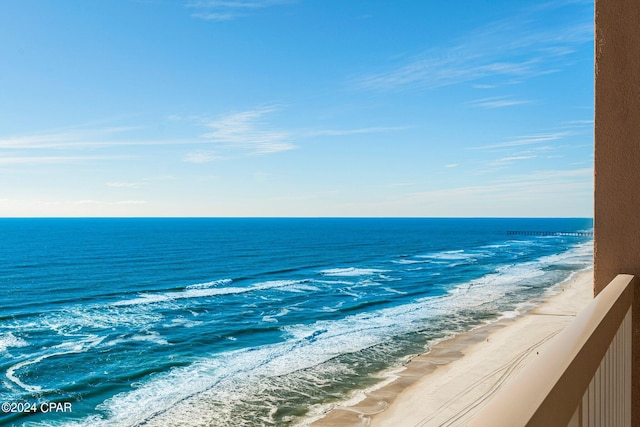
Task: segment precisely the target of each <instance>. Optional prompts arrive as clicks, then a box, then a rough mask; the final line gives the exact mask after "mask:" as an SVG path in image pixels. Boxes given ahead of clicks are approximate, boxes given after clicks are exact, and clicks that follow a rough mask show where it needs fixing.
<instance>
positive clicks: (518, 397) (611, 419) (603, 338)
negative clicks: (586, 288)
mask: <svg viewBox="0 0 640 427" xmlns="http://www.w3.org/2000/svg"><path fill="white" fill-rule="evenodd" d="M636 280H637V279H636V278H634V276H631V275H619V276H617V277H616V278H615V279H614V280H613V281H612V282H611V283H610V284H609V285H608V286H607V287H606V288H605V289H604V290H602V292H601V293H600V294H599V295H598V296H597V297H596V298H595V299H594V300H593V301H592V302H591V303H590V304H589V305H588V306H587V307H586V308H585V309H584V310H583V311H582V312H581V313H579V314H578V316H576V319H575V320H574V321H573V322H572V323H571V324H569V325H568V326H567V327H566V328H565V329H564V330H563V331H562V332H561V333H560V334H558V335H557V336H556V338H555V339H554V340H553V342H550V343H549V344H548V346H547V347H544V348H542V349H541V350H540V353H539V355H538V356H536V359H534V360H533V361H532V362H531V363H530V364H529V365H528V366H527V367H526V368H525V369H524V370H523V371H522V372H521V375H519V376H517V377H515V378H514V379H513V381H512V382H511V383H510V384H508V385H507V386H505V387H504V388H503V389H501V390H500V391H499V392H498V393H496V395H495V396H494V397H493V398H492V399H491V401H490V402H489V403H488V404H487V405H486V406H485V407H484V408H483V409H482V410H481V411H480V413H479V414H478V415H477V416H476V417H474V419H473V421H472V422H470V423H469V424H467V425H469V426H473V427H501V426H504V427H516V426H535V427H538V426H539V427H553V426H558V427H583V426H584V427H587V426H589V427H592V426H595V427H598V426H602V427H604V426H606V427H616V426H621V427H627V426H631V305H632V302H633V286H634V283H635V282H636Z"/></svg>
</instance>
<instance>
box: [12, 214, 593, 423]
mask: <svg viewBox="0 0 640 427" xmlns="http://www.w3.org/2000/svg"><path fill="white" fill-rule="evenodd" d="M589 226H590V222H589V221H587V220H433V219H432V220H428V219H425V220H367V219H360V220H355V219H354V220H347V219H345V220H337V219H336V220H320V219H317V220H293V219H289V220H286V219H281V220H267V219H265V220H233V219H227V220H73V221H72V220H68V221H67V220H59V221H56V220H41V221H38V220H5V221H2V220H0V233H1V234H2V235H0V241H1V242H2V243H1V245H4V246H0V250H2V252H1V254H2V257H3V264H2V267H0V268H1V269H2V270H1V271H0V273H2V274H1V275H0V278H1V279H0V280H1V281H2V283H0V286H2V287H3V288H4V289H8V290H9V293H8V294H5V295H3V297H2V299H1V300H0V308H1V311H0V313H2V314H0V373H1V374H2V378H1V379H0V386H1V387H0V400H2V401H16V400H25V401H38V402H40V401H51V400H56V401H70V402H72V403H73V405H74V406H73V408H74V411H73V413H71V414H61V415H52V414H37V415H35V416H30V417H29V423H30V424H31V425H83V426H90V425H91V426H93V425H98V426H100V425H104V426H115V425H117V426H134V425H158V426H170V425H203V426H204V425H216V426H242V425H246V426H255V425H294V424H296V423H298V422H301V420H303V419H304V417H305V416H309V415H310V412H316V413H317V412H318V411H322V410H323V408H326V407H327V405H331V404H332V402H338V401H343V400H345V399H349V398H350V397H352V396H353V395H354V393H357V390H360V389H363V388H366V387H370V386H373V385H374V384H376V383H377V382H379V381H381V378H380V373H381V372H384V371H385V370H387V369H389V368H390V367H393V366H396V365H397V364H399V363H400V362H401V361H402V360H403V359H404V358H405V357H406V356H407V355H409V354H414V353H418V352H422V351H424V349H425V348H426V347H427V346H428V345H429V343H430V342H432V341H433V340H437V339H441V338H442V337H444V336H448V335H450V334H453V333H457V332H461V331H463V330H466V329H468V328H470V327H472V326H474V325H478V324H479V323H482V322H485V321H488V320H491V319H495V318H498V317H499V316H503V315H513V314H514V313H515V312H517V310H518V309H519V308H521V307H525V306H526V304H527V302H528V301H529V300H531V299H535V298H539V297H540V296H542V295H543V294H544V293H545V292H547V291H548V289H549V288H550V287H552V286H553V285H554V284H555V283H557V282H559V281H561V280H563V279H565V278H567V277H569V276H570V275H571V274H573V273H574V272H575V271H578V270H581V269H584V268H587V267H589V265H590V263H591V254H592V251H591V242H589V241H585V240H584V238H579V237H572V236H557V237H553V238H548V237H546V238H539V237H536V236H531V237H530V238H527V239H522V238H520V237H519V238H518V239H513V238H512V236H508V235H507V234H506V230H509V229H527V228H529V229H536V230H544V229H555V228H557V229H563V230H565V229H576V230H583V229H585V228H588V227H589ZM52 242H53V243H55V244H51V243H52ZM70 254H73V256H71V255H70ZM27 266H28V267H27ZM12 290H13V292H12ZM5 419H6V421H8V422H9V423H14V424H16V425H21V424H22V423H23V422H24V421H26V420H25V419H23V418H21V417H20V416H17V415H10V416H8V417H7V416H5ZM2 421H4V420H3V419H0V423H1V422H2Z"/></svg>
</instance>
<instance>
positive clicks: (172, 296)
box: [111, 280, 307, 307]
mask: <svg viewBox="0 0 640 427" xmlns="http://www.w3.org/2000/svg"><path fill="white" fill-rule="evenodd" d="M305 282H307V280H272V281H268V282H261V283H257V284H255V285H253V286H247V287H223V288H212V287H204V288H185V290H184V291H175V292H165V293H161V294H139V296H138V297H137V298H133V299H130V300H123V301H118V302H115V303H113V304H111V305H112V306H113V307H123V306H130V305H144V304H155V303H162V302H167V301H175V300H182V299H189V298H206V297H214V296H220V295H232V294H243V293H247V292H255V291H262V290H266V289H277V288H286V287H292V286H294V285H300V284H302V283H305Z"/></svg>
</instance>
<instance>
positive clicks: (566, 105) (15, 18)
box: [0, 0, 593, 217]
mask: <svg viewBox="0 0 640 427" xmlns="http://www.w3.org/2000/svg"><path fill="white" fill-rule="evenodd" d="M0 39H1V40H2V43H1V44H0V57H1V58H2V61H1V62H0V216H5V217H6V216H462V217H465V216H525V217H536V216H579V217H591V216H592V199H593V184H592V182H593V4H592V2H589V1H581V0H549V1H546V0H541V1H531V0H527V1H523V0H491V1H489V0H466V1H461V0H451V1H431V0H420V1H408V0H407V1H395V0H369V1H359V0H349V1H335V0H110V1H87V0H60V1H50V0H5V1H3V2H1V3H0Z"/></svg>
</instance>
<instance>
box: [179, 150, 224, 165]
mask: <svg viewBox="0 0 640 427" xmlns="http://www.w3.org/2000/svg"><path fill="white" fill-rule="evenodd" d="M221 158H222V157H220V156H218V155H216V153H215V152H213V151H206V150H198V151H192V152H191V153H187V154H186V155H185V156H184V157H183V158H182V160H183V161H185V162H187V163H209V162H212V161H214V160H219V159H221Z"/></svg>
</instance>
